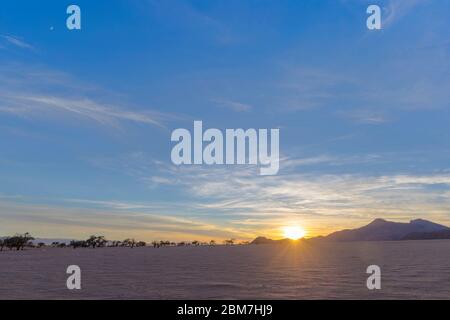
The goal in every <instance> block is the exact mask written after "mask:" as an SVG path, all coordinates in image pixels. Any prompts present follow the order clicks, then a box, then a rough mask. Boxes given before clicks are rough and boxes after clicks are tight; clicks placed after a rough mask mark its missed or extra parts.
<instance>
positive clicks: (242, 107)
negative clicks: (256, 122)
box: [213, 99, 253, 112]
mask: <svg viewBox="0 0 450 320" xmlns="http://www.w3.org/2000/svg"><path fill="white" fill-rule="evenodd" d="M213 102H215V103H217V104H219V105H220V106H221V107H223V108H227V109H230V110H233V111H235V112H249V111H251V110H252V109H253V107H252V106H251V105H249V104H245V103H241V102H236V101H230V100H221V99H217V100H213Z"/></svg>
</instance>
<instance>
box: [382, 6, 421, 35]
mask: <svg viewBox="0 0 450 320" xmlns="http://www.w3.org/2000/svg"><path fill="white" fill-rule="evenodd" d="M425 2H427V0H407V1H404V0H390V1H389V3H388V4H387V6H386V7H385V16H384V17H382V28H383V29H386V28H389V27H390V26H392V25H393V24H394V23H396V22H397V21H399V20H400V19H402V18H403V17H405V16H406V15H408V14H409V13H410V12H411V11H412V10H413V9H414V8H415V7H417V6H418V5H420V4H424V3H425Z"/></svg>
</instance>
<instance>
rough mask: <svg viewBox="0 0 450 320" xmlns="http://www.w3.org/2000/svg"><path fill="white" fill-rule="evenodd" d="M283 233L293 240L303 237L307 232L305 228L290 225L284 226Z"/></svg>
mask: <svg viewBox="0 0 450 320" xmlns="http://www.w3.org/2000/svg"><path fill="white" fill-rule="evenodd" d="M283 234H284V236H285V237H286V238H289V239H291V240H298V239H300V238H303V237H304V236H305V234H306V232H305V230H304V229H303V228H302V227H299V226H289V227H284V228H283Z"/></svg>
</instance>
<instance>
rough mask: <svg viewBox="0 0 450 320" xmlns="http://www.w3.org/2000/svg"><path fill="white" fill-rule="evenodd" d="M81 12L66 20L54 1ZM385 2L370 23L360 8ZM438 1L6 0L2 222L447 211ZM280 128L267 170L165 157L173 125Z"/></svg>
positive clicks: (243, 220) (314, 229) (198, 221)
mask: <svg viewBox="0 0 450 320" xmlns="http://www.w3.org/2000/svg"><path fill="white" fill-rule="evenodd" d="M70 4H76V5H78V6H79V7H80V9H81V30H68V29H67V27H66V19H67V17H68V15H67V14H66V9H67V6H68V5H70ZM371 4H377V5H379V6H380V7H381V9H382V15H381V16H382V29H381V30H368V29H367V27H366V19H367V17H368V14H367V13H366V9H367V7H368V6H369V5H371ZM449 12H450V2H447V1H438V0H434V1H432V0H380V1H376V0H371V1H365V0H340V1H339V0H320V1H313V0H305V1H297V0H291V1H290V0H281V1H275V0H273V1H271V0H262V1H256V0H245V1H243V0H198V1H193V0H191V1H188V0H171V1H156V0H127V1H124V0H121V1H119V0H108V1H106V0H99V1H83V0H76V1H73V2H66V1H50V0H42V1H39V2H37V1H34V2H31V1H23V0H15V1H3V2H2V3H1V6H0V137H1V139H0V182H1V183H0V235H9V234H13V233H16V232H20V233H23V232H31V233H32V234H33V235H34V236H37V237H46V238H77V239H78V238H85V237H88V236H89V235H91V234H102V235H105V236H106V237H107V238H109V239H123V238H129V237H135V238H136V239H140V240H146V241H151V240H174V241H175V240H176V241H182V240H188V241H192V240H202V241H203V240H204V241H207V240H210V239H216V240H220V239H230V238H234V239H240V240H250V239H252V238H254V237H256V236H259V235H264V236H269V237H273V238H280V237H282V234H281V230H282V227H283V226H291V225H299V226H301V227H303V228H304V229H305V230H306V232H307V236H316V235H321V234H327V233H330V232H332V231H335V230H340V229H343V228H354V227H358V226H362V225H364V224H366V223H368V222H370V221H371V220H373V219H375V218H385V219H389V220H393V221H403V222H407V221H409V220H411V219H416V218H424V219H429V220H432V221H435V222H439V223H443V224H447V225H450V162H449V160H450V129H449V120H450V21H449V19H448V13H449ZM194 120H201V121H203V126H204V127H205V128H218V129H221V130H225V129H227V128H244V129H248V128H279V129H280V170H279V172H278V174H277V175H274V176H260V175H259V174H258V168H257V167H255V166H245V165H222V166H220V165H214V166H207V165H192V166H188V165H185V166H175V165H173V164H172V162H171V158H170V153H171V149H172V147H173V146H174V144H173V143H172V142H171V140H170V136H171V132H172V131H173V130H174V129H176V128H187V129H190V130H192V128H193V122H194Z"/></svg>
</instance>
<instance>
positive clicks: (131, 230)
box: [0, 201, 242, 241]
mask: <svg viewBox="0 0 450 320" xmlns="http://www.w3.org/2000/svg"><path fill="white" fill-rule="evenodd" d="M82 202H83V201H81V202H80V205H81V204H82ZM106 207H107V206H106ZM130 207H131V206H130ZM0 212H1V213H0V217H1V219H2V226H1V229H0V231H1V233H2V234H14V233H16V232H21V231H22V230H26V231H30V232H32V233H33V235H34V236H38V237H48V236H51V237H58V238H65V239H66V238H74V239H83V238H87V237H88V236H89V235H90V234H102V235H105V236H106V237H107V238H108V239H125V238H129V237H135V238H136V239H140V240H145V241H152V240H175V241H181V240H188V241H192V240H195V239H197V240H202V241H209V240H210V239H212V238H214V237H215V238H216V239H217V238H219V239H224V238H227V237H235V238H237V236H238V235H242V233H241V234H239V233H238V232H237V229H235V228H233V227H224V226H220V225H218V224H214V223H211V222H207V221H202V220H200V219H195V218H192V219H188V218H184V217H180V216H176V215H170V214H167V213H157V212H154V211H150V210H144V211H135V210H132V209H129V210H126V211H125V210H124V209H123V208H120V209H119V210H117V208H116V207H115V205H114V206H113V207H108V209H100V208H89V207H82V206H79V207H63V206H57V205H41V204H35V203H17V202H12V201H0Z"/></svg>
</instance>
